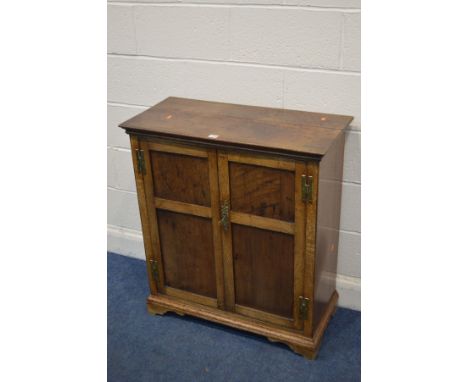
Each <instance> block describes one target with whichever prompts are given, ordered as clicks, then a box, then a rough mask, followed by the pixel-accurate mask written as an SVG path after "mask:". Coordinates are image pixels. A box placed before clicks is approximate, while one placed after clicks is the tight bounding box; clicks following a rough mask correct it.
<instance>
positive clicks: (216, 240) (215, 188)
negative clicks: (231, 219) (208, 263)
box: [208, 150, 225, 309]
mask: <svg viewBox="0 0 468 382" xmlns="http://www.w3.org/2000/svg"><path fill="white" fill-rule="evenodd" d="M208 163H209V172H210V192H211V215H212V219H211V226H212V229H213V250H214V255H215V267H216V290H217V296H218V307H219V308H221V309H224V305H225V303H224V270H223V247H222V239H221V227H220V224H219V220H220V209H219V208H220V205H219V185H218V157H217V153H216V150H209V151H208Z"/></svg>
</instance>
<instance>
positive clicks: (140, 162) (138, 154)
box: [136, 149, 146, 175]
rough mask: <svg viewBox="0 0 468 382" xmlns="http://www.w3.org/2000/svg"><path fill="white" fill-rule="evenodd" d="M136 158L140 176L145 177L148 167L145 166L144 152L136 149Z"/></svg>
mask: <svg viewBox="0 0 468 382" xmlns="http://www.w3.org/2000/svg"><path fill="white" fill-rule="evenodd" d="M136 158H137V167H138V172H139V173H140V174H143V175H145V173H146V166H145V154H144V152H143V150H140V149H136Z"/></svg>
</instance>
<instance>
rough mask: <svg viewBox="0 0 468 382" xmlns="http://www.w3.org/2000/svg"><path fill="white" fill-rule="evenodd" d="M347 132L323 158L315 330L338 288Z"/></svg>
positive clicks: (317, 245) (319, 201) (320, 181)
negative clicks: (342, 187) (342, 185)
mask: <svg viewBox="0 0 468 382" xmlns="http://www.w3.org/2000/svg"><path fill="white" fill-rule="evenodd" d="M343 156H344V133H343V134H341V136H340V137H339V138H338V139H337V140H336V141H335V144H334V145H333V146H332V147H331V148H330V150H329V151H328V152H327V154H326V155H325V156H324V157H323V158H322V160H321V161H320V179H319V182H318V203H317V240H316V254H315V275H314V307H313V309H314V323H313V327H314V330H316V328H317V324H318V323H319V322H321V317H322V316H323V314H325V313H324V312H325V310H326V307H327V304H328V301H329V299H330V296H331V295H332V294H333V293H334V292H335V289H336V273H337V263H338V244H339V236H340V213H341V184H342V182H341V180H342V177H343Z"/></svg>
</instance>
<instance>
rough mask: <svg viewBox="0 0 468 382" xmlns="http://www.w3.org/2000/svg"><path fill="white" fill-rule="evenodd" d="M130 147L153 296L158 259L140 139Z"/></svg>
mask: <svg viewBox="0 0 468 382" xmlns="http://www.w3.org/2000/svg"><path fill="white" fill-rule="evenodd" d="M130 147H131V151H132V160H133V171H134V174H135V184H136V189H137V196H138V208H139V211H140V220H141V230H142V233H143V243H144V246H145V257H146V273H147V275H148V283H149V288H150V291H151V293H152V294H156V293H157V284H156V280H155V279H154V277H153V272H152V270H151V264H150V261H151V259H153V258H156V255H155V254H154V253H153V250H152V248H151V242H152V240H151V225H150V221H149V218H148V210H147V206H146V195H145V183H144V179H143V175H142V174H140V172H139V171H138V164H137V157H136V152H137V150H139V149H140V143H139V142H138V138H136V137H130Z"/></svg>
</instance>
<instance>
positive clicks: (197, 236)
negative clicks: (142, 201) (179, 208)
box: [157, 210, 216, 298]
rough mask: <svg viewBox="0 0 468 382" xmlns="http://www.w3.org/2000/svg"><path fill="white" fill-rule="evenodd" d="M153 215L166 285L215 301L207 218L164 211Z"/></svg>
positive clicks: (211, 234) (214, 279)
mask: <svg viewBox="0 0 468 382" xmlns="http://www.w3.org/2000/svg"><path fill="white" fill-rule="evenodd" d="M157 216H158V223H159V236H160V238H161V239H160V240H161V255H162V261H163V264H164V278H165V280H166V286H169V287H172V288H176V289H181V290H185V291H188V292H192V293H196V294H200V295H203V296H207V297H212V298H216V278H215V274H216V273H215V263H214V251H213V241H212V240H213V232H212V227H211V221H210V219H205V218H201V217H198V216H191V215H186V214H180V213H174V212H170V211H164V210H158V212H157ZM191 243H192V244H191ZM193 243H196V245H193Z"/></svg>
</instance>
